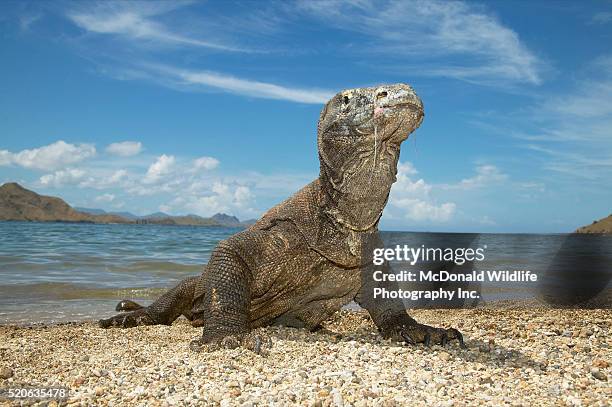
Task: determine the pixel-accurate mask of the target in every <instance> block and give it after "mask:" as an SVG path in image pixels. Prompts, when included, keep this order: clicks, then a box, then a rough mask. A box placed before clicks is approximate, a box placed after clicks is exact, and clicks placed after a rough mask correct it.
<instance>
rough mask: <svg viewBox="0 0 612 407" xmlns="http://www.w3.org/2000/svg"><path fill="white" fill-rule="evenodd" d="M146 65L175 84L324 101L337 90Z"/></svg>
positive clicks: (279, 97)
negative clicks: (288, 85)
mask: <svg viewBox="0 0 612 407" xmlns="http://www.w3.org/2000/svg"><path fill="white" fill-rule="evenodd" d="M143 69H145V70H151V71H153V72H156V74H155V75H149V77H150V78H151V79H154V80H157V81H160V80H162V78H160V77H159V75H165V77H166V78H165V79H166V80H167V81H170V83H171V84H172V86H178V87H181V88H185V87H187V89H198V87H205V88H213V89H218V90H222V91H224V92H229V93H235V94H239V95H245V96H250V97H254V98H261V99H278V100H288V101H291V102H298V103H311V104H322V103H326V102H327V101H328V100H329V99H330V98H331V97H332V96H333V95H334V94H335V92H332V91H329V90H324V89H305V88H293V87H286V86H281V85H277V84H273V83H268V82H260V81H254V80H250V79H243V78H238V77H235V76H231V75H227V74H223V73H219V72H212V71H194V70H187V69H180V68H175V67H170V66H163V65H148V66H143ZM162 84H164V82H162Z"/></svg>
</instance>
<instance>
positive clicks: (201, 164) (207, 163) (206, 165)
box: [193, 157, 219, 170]
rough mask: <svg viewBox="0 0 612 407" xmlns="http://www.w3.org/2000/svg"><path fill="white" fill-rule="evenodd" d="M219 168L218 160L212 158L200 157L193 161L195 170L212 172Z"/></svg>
mask: <svg viewBox="0 0 612 407" xmlns="http://www.w3.org/2000/svg"><path fill="white" fill-rule="evenodd" d="M218 166H219V160H217V159H216V158H213V157H200V158H198V159H196V160H194V161H193V167H194V169H196V170H214V169H215V168H217V167H218Z"/></svg>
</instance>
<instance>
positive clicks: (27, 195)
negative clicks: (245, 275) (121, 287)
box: [0, 182, 252, 227]
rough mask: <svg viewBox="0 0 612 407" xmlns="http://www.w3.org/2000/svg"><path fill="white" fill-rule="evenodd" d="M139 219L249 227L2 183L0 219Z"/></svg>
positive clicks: (229, 219)
mask: <svg viewBox="0 0 612 407" xmlns="http://www.w3.org/2000/svg"><path fill="white" fill-rule="evenodd" d="M10 220H16V221H38V222H88V223H136V224H154V225H194V226H217V227H219V226H223V227H247V226H249V225H251V224H252V223H250V222H249V223H245V222H240V220H239V219H238V218H237V217H235V216H230V215H226V214H223V213H218V214H216V215H214V216H213V217H211V218H204V217H202V216H198V215H186V216H171V215H168V214H167V213H163V212H155V213H152V214H149V215H146V216H137V215H134V214H132V213H130V212H106V211H105V210H103V209H93V208H72V207H71V206H70V205H68V204H67V203H66V202H65V201H64V200H62V199H60V198H56V197H52V196H44V195H39V194H37V193H36V192H34V191H30V190H28V189H25V188H24V187H22V186H21V185H19V184H17V183H15V182H10V183H6V184H4V185H2V186H0V221H10Z"/></svg>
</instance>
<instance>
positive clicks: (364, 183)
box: [318, 83, 424, 231]
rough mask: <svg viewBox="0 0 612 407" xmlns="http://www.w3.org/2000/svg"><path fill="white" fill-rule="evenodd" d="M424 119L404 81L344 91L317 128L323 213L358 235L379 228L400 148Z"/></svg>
mask: <svg viewBox="0 0 612 407" xmlns="http://www.w3.org/2000/svg"><path fill="white" fill-rule="evenodd" d="M423 116H424V113H423V103H422V102H421V99H419V97H418V96H417V95H416V93H415V92H414V90H413V89H412V88H411V87H410V86H408V85H405V84H401V83H400V84H395V85H383V86H378V87H373V88H359V89H351V90H345V91H342V92H340V93H338V94H337V95H336V96H334V97H333V98H332V99H331V100H330V101H329V102H327V104H326V105H325V107H324V108H323V111H322V112H321V117H320V119H319V125H318V147H319V160H320V162H321V173H320V176H319V180H320V182H321V190H322V191H323V202H322V203H323V206H324V211H325V212H326V213H328V214H329V215H330V216H332V218H333V219H335V221H336V222H338V223H340V224H342V225H343V226H344V227H346V228H348V229H350V230H353V231H367V230H370V229H372V228H374V227H376V226H377V224H378V220H379V219H380V216H381V214H382V210H383V209H384V207H385V204H386V203H387V199H388V197H389V191H390V190H391V185H392V184H393V183H394V182H395V181H396V174H397V162H398V159H399V153H400V145H401V143H402V142H403V141H404V140H406V139H407V138H408V136H409V135H410V133H412V132H413V131H414V130H415V129H416V128H417V127H419V125H420V124H421V122H422V121H423Z"/></svg>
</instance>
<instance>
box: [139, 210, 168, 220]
mask: <svg viewBox="0 0 612 407" xmlns="http://www.w3.org/2000/svg"><path fill="white" fill-rule="evenodd" d="M171 217H172V216H171V215H168V214H167V213H163V212H155V213H150V214H148V215H145V216H139V218H141V219H163V218H171Z"/></svg>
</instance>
